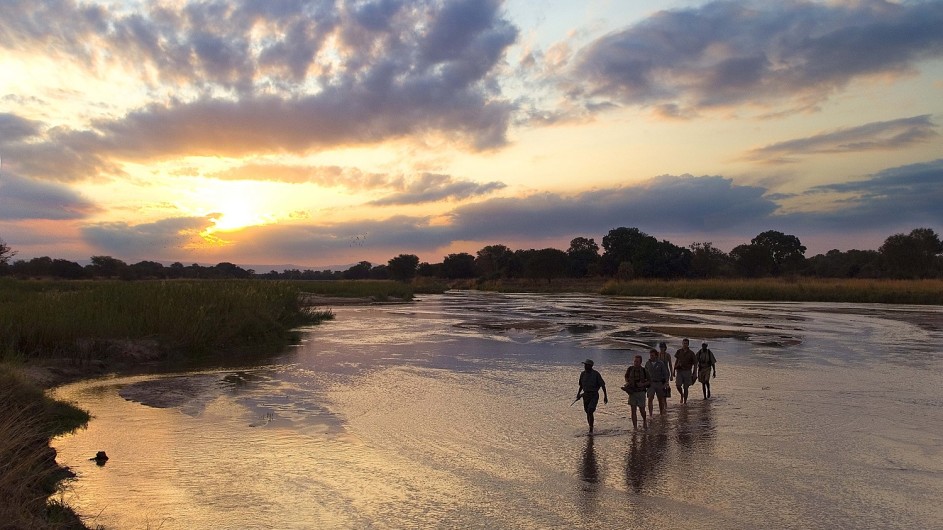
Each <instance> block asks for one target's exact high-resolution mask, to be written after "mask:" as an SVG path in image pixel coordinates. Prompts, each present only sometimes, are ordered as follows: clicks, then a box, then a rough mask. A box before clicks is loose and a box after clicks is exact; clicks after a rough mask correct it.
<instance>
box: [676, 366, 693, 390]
mask: <svg viewBox="0 0 943 530" xmlns="http://www.w3.org/2000/svg"><path fill="white" fill-rule="evenodd" d="M693 384H694V377H693V376H692V375H691V370H678V371H676V372H675V386H676V387H678V388H681V387H682V386H683V387H684V388H687V387H689V386H691V385H693Z"/></svg>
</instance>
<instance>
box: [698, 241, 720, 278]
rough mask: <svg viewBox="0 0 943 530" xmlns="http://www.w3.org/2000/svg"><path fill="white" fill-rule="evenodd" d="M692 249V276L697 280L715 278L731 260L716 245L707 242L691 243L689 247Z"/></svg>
mask: <svg viewBox="0 0 943 530" xmlns="http://www.w3.org/2000/svg"><path fill="white" fill-rule="evenodd" d="M688 248H690V249H691V269H690V272H691V276H694V277H695V278H715V277H717V276H719V275H720V272H721V271H722V270H723V269H724V267H725V266H726V264H727V261H728V260H729V258H728V257H727V254H725V253H724V252H723V251H722V250H720V249H718V248H716V247H714V244H713V243H711V242H709V241H705V242H704V243H691V246H690V247H688Z"/></svg>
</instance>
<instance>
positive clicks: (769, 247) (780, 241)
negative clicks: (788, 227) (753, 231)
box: [750, 230, 806, 274]
mask: <svg viewBox="0 0 943 530" xmlns="http://www.w3.org/2000/svg"><path fill="white" fill-rule="evenodd" d="M750 244H751V245H754V246H757V247H760V248H763V249H765V250H766V252H768V253H769V255H770V258H771V259H772V262H773V268H772V272H773V274H779V273H782V272H796V271H798V270H799V268H800V267H802V264H803V262H804V261H805V251H806V248H805V246H803V245H802V243H801V242H800V241H799V238H798V237H796V236H793V235H786V234H784V233H782V232H777V231H776V230H767V231H766V232H763V233H762V234H759V235H757V236H756V237H754V238H753V240H751V241H750Z"/></svg>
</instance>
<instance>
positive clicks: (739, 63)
mask: <svg viewBox="0 0 943 530" xmlns="http://www.w3.org/2000/svg"><path fill="white" fill-rule="evenodd" d="M940 27H943V3H941V2H903V3H893V2H886V1H882V0H873V1H866V2H829V3H820V2H808V1H796V0H784V1H781V2H762V1H716V2H711V3H708V4H705V5H703V6H699V7H695V8H689V9H679V10H673V11H662V12H659V13H656V14H654V15H652V16H651V17H649V18H648V19H646V20H644V21H642V22H640V23H638V24H635V25H633V26H631V27H628V28H626V29H624V30H621V31H618V32H615V33H612V34H609V35H607V36H605V37H602V38H600V39H598V40H596V41H595V42H593V43H592V44H590V45H589V46H587V47H586V48H585V49H584V50H583V51H582V53H581V54H580V56H579V58H578V60H577V67H576V70H575V72H574V77H573V79H572V80H571V87H570V90H571V93H572V94H573V95H580V96H583V97H585V98H588V99H590V100H592V99H600V98H601V99H603V100H607V99H612V100H615V101H619V102H623V103H627V104H635V105H647V106H653V107H656V108H659V109H660V110H661V112H663V113H664V112H666V111H667V112H668V114H670V115H683V114H688V113H693V112H696V110H697V109H705V108H711V107H721V106H728V105H738V104H743V103H769V102H787V103H788V104H790V105H793V106H796V107H798V108H809V107H810V106H812V105H815V104H816V103H818V102H820V101H822V100H824V99H826V98H827V97H828V96H829V95H830V94H831V93H832V92H834V91H835V90H837V89H840V88H842V87H844V86H845V85H847V84H848V83H849V82H850V81H852V80H853V79H856V78H859V77H863V76H870V75H876V74H900V73H903V72H907V71H910V70H912V69H913V68H914V65H915V64H916V62H917V61H919V60H922V59H926V58H934V57H939V56H941V55H943V32H941V31H940Z"/></svg>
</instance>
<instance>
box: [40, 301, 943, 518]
mask: <svg viewBox="0 0 943 530" xmlns="http://www.w3.org/2000/svg"><path fill="white" fill-rule="evenodd" d="M334 311H335V314H336V319H335V320H333V321H330V322H325V323H323V324H322V325H320V326H316V327H312V328H310V329H306V330H305V331H304V333H303V341H302V342H301V344H299V345H297V346H295V347H292V348H291V349H290V350H288V351H287V352H285V353H284V354H282V355H279V356H277V357H269V358H268V360H267V361H266V363H265V364H262V365H256V366H244V367H241V368H239V369H233V368H226V369H218V370H204V371H199V372H187V373H176V374H163V375H150V376H134V377H117V378H105V379H98V380H91V381H83V382H79V383H76V384H71V385H68V386H64V387H61V388H59V389H57V390H56V392H55V395H56V397H58V398H61V399H66V400H70V401H73V402H75V403H77V404H78V405H79V406H81V407H83V408H86V409H88V410H89V411H90V412H91V413H92V415H93V419H92V421H91V422H90V423H89V425H88V427H87V428H85V429H82V430H80V431H78V432H76V433H74V434H70V435H66V436H62V437H59V438H56V439H55V440H54V442H53V445H54V447H55V448H56V450H57V451H58V455H59V456H58V460H59V462H60V463H61V464H63V465H67V466H69V467H70V468H71V469H72V470H73V471H75V472H76V473H77V475H78V476H77V478H76V480H74V481H72V482H71V483H70V484H69V485H68V487H67V489H66V491H65V493H64V494H62V498H63V500H64V501H65V502H67V503H68V504H69V505H70V506H72V507H74V508H75V509H76V510H77V512H78V513H79V514H80V515H81V516H82V517H83V519H84V520H85V521H86V523H87V524H88V525H90V526H92V527H95V526H98V525H101V526H103V527H105V528H109V529H130V528H147V529H157V528H160V529H163V530H169V529H177V528H180V529H183V528H186V529H193V528H214V529H215V528H233V529H236V528H239V529H244V528H278V529H289V528H299V529H300V528H589V527H593V526H598V525H603V526H600V527H604V526H617V527H620V528H631V527H643V526H644V527H647V528H656V529H659V528H665V529H668V528H672V529H674V528H689V529H690V528H723V527H728V528H734V527H736V528H770V527H776V528H824V527H838V528H851V527H870V528H876V527H894V528H930V527H935V526H937V525H939V522H940V521H941V520H943V508H941V504H940V503H939V499H940V498H941V497H943V397H941V392H940V391H938V390H936V387H937V386H938V385H939V381H940V377H941V369H943V353H941V351H943V350H941V348H940V345H941V344H943V308H941V307H922V306H890V305H871V304H827V303H758V302H725V301H701V300H694V301H692V300H677V299H668V298H613V297H602V296H596V295H579V294H565V295H538V294H496V293H484V292H474V291H470V292H469V291H456V292H449V293H446V294H443V295H424V296H422V297H420V299H418V300H417V301H415V302H414V303H410V304H403V305H379V306H355V307H338V308H335V309H334ZM684 335H690V338H691V342H692V347H693V348H694V349H695V350H696V349H697V346H698V345H699V344H700V343H701V341H702V339H703V338H704V337H710V338H707V339H705V340H707V341H708V342H709V343H710V348H711V350H712V351H713V352H714V354H715V356H716V357H717V360H718V364H717V377H716V378H715V379H714V380H713V383H712V385H713V388H712V389H713V397H712V398H711V399H709V400H705V399H703V398H702V395H701V389H700V385H695V386H694V387H692V388H691V398H690V401H689V403H687V404H686V405H683V406H682V405H681V404H679V402H678V399H677V391H673V395H672V397H671V398H670V399H669V404H668V413H667V414H666V415H665V416H658V414H657V405H656V417H655V418H654V419H652V421H651V425H650V426H649V428H648V429H647V430H643V429H639V430H634V429H633V428H632V424H631V420H630V419H629V407H628V405H627V404H626V395H625V393H624V392H622V391H621V390H620V389H619V386H620V385H621V384H622V375H623V373H624V372H625V369H626V367H627V366H628V365H629V364H630V363H631V357H632V356H633V355H634V354H636V353H643V352H644V351H647V349H648V347H649V346H650V345H653V344H655V343H657V342H658V341H659V340H665V341H667V342H668V344H669V349H670V350H671V351H672V352H673V351H674V350H675V349H676V348H678V347H680V340H681V338H682V336H684ZM646 357H647V356H646ZM585 358H592V359H594V360H595V362H596V368H597V370H599V372H600V373H601V374H602V375H603V377H604V378H605V379H606V381H607V383H608V387H609V397H610V401H609V403H608V405H604V404H602V403H600V406H599V410H598V411H597V414H596V431H597V432H596V433H595V434H594V435H592V436H590V435H588V434H587V432H586V431H587V429H586V420H585V415H584V414H583V412H582V410H581V405H580V404H579V403H577V404H576V405H573V406H571V405H570V403H571V402H572V401H573V397H574V396H575V395H576V391H577V379H578V377H579V372H580V370H581V369H582V366H581V364H580V363H581V361H582V360H583V359H585ZM97 451H106V452H107V453H108V455H109V456H110V460H109V461H108V462H107V463H106V464H105V465H103V466H98V465H96V463H95V462H94V461H90V460H88V459H89V458H90V457H91V456H93V455H94V454H95V453H96V452H97Z"/></svg>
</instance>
